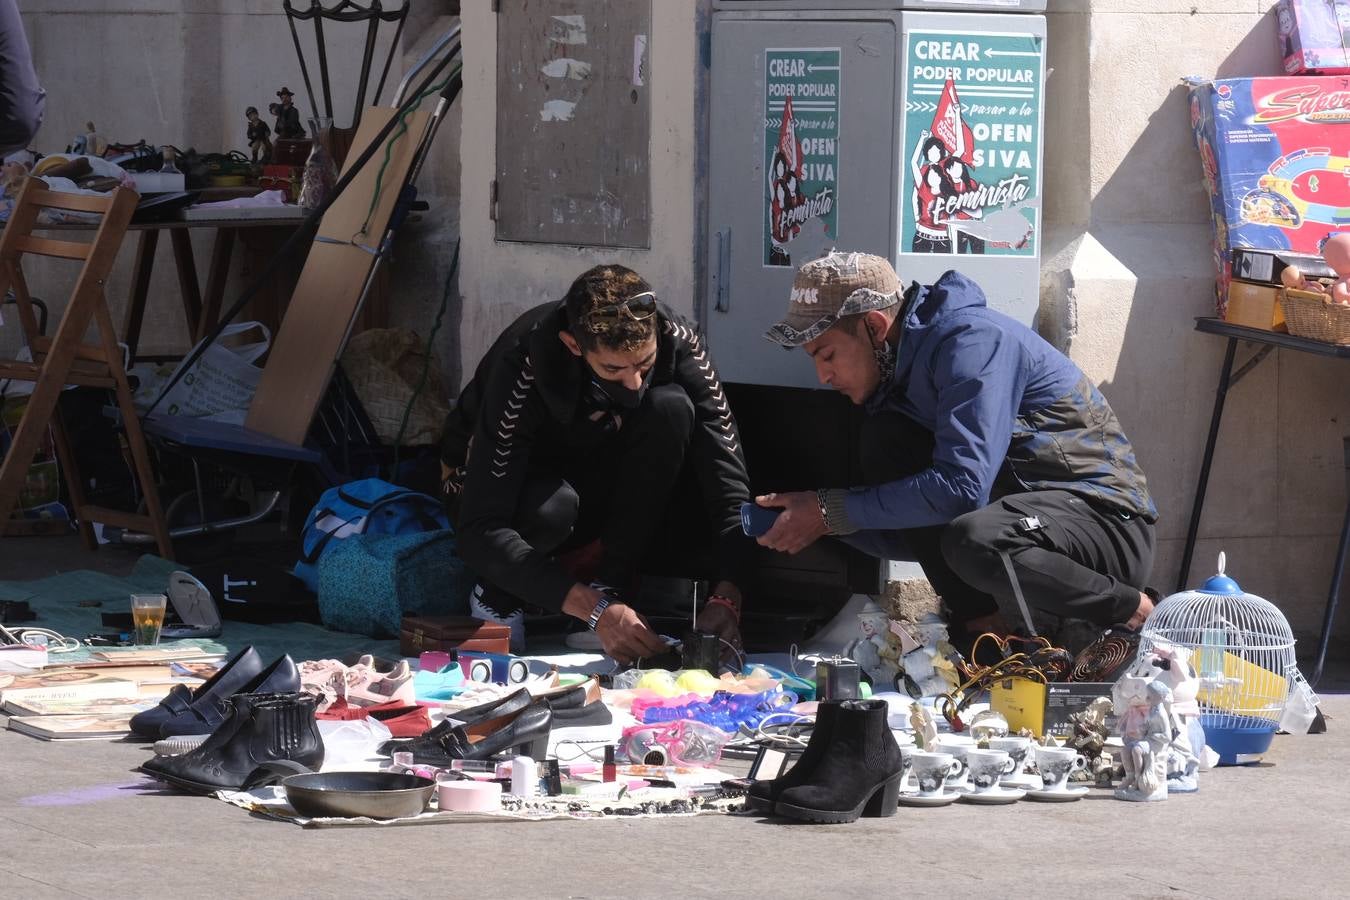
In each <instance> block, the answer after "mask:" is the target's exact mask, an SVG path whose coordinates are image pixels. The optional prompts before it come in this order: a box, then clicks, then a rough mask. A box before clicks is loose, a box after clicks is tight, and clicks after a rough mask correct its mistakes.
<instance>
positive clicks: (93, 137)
mask: <svg viewBox="0 0 1350 900" xmlns="http://www.w3.org/2000/svg"><path fill="white" fill-rule="evenodd" d="M84 127H85V133H84V134H77V135H75V139H74V140H73V141H71V142H70V146H69V147H67V148H66V152H67V153H73V154H76V155H79V156H102V155H103V154H104V153H107V152H108V142H107V141H106V140H104V139H103V138H101V137H99V134H98V130H97V129H96V128H94V123H93V122H85V123H84Z"/></svg>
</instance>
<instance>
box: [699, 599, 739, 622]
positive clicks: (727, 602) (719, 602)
mask: <svg viewBox="0 0 1350 900" xmlns="http://www.w3.org/2000/svg"><path fill="white" fill-rule="evenodd" d="M714 605H716V606H724V607H726V608H727V609H729V610H731V614H732V615H733V616H735V617H736V621H737V622H739V621H740V620H741V608H740V606H738V605H737V604H736V602H735V601H734V600H732V599H731V598H730V597H723V596H722V595H721V594H711V595H709V597H708V600H707V602H705V603H704V604H703V606H704V608H705V609H706V608H707V607H709V606H714Z"/></svg>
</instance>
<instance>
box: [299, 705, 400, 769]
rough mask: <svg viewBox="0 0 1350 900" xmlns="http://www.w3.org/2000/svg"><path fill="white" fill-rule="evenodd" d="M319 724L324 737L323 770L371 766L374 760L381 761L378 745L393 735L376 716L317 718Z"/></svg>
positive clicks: (320, 733) (370, 767) (321, 734)
mask: <svg viewBox="0 0 1350 900" xmlns="http://www.w3.org/2000/svg"><path fill="white" fill-rule="evenodd" d="M318 725H319V735H320V736H321V737H322V738H323V767H322V768H321V769H320V771H322V772H342V771H356V770H360V769H373V768H375V766H374V765H373V763H377V762H379V761H380V755H379V752H378V751H379V747H380V745H381V744H383V743H384V742H385V741H388V740H392V739H393V737H394V735H393V734H392V733H391V732H390V731H389V728H388V727H387V726H386V725H385V724H384V723H383V722H381V721H380V720H379V719H372V718H365V719H347V720H338V721H333V720H327V719H320V720H319V722H318Z"/></svg>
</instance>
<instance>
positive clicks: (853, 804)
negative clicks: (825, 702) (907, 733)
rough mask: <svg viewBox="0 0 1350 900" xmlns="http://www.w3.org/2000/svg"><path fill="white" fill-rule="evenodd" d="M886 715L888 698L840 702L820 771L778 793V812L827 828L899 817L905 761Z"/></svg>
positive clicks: (812, 772)
mask: <svg viewBox="0 0 1350 900" xmlns="http://www.w3.org/2000/svg"><path fill="white" fill-rule="evenodd" d="M886 714H887V707H886V701H884V700H845V701H843V702H842V703H840V704H839V711H838V713H837V717H836V720H835V725H834V734H833V735H832V736H831V739H830V742H829V743H828V744H827V745H826V746H825V749H824V752H823V753H822V755H821V757H820V759H819V761H818V762H817V763H816V766H815V768H814V769H813V770H812V771H811V773H810V774H809V775H808V776H807V777H806V780H805V781H804V782H802V783H801V784H798V785H796V786H794V787H790V788H788V789H787V790H785V791H783V792H782V793H780V794H779V795H778V802H777V803H775V804H774V812H776V813H777V814H778V815H780V816H787V817H788V818H792V819H802V820H804V821H807V822H820V823H823V824H837V823H843V822H853V821H856V820H857V818H858V817H859V816H869V817H876V818H884V817H886V816H893V815H895V806H896V802H897V801H898V799H899V797H900V776H901V774H902V771H903V761H902V759H901V756H900V745H899V744H897V743H896V742H895V737H894V735H892V734H891V730H890V727H889V726H888V725H887V722H886ZM813 743H814V742H813ZM789 774H790V773H789Z"/></svg>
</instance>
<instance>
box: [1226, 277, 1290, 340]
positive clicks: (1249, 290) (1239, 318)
mask: <svg viewBox="0 0 1350 900" xmlns="http://www.w3.org/2000/svg"><path fill="white" fill-rule="evenodd" d="M1223 318H1224V321H1225V322H1232V323H1233V324H1234V325H1246V326H1247V327H1248V328H1260V329H1262V330H1263V331H1281V332H1283V331H1288V330H1289V328H1288V326H1287V325H1285V322H1284V305H1283V304H1282V303H1281V302H1280V288H1278V287H1276V286H1274V285H1272V284H1254V283H1252V282H1250V281H1237V280H1236V279H1235V280H1234V281H1233V282H1232V284H1230V285H1229V287H1228V308H1227V309H1226V310H1225V312H1224V315H1223Z"/></svg>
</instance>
